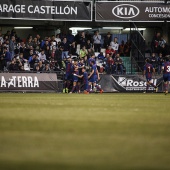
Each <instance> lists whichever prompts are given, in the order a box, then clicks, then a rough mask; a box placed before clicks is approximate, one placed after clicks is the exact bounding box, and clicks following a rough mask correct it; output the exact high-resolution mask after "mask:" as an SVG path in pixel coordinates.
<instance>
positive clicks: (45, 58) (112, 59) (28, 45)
mask: <svg viewBox="0 0 170 170" xmlns="http://www.w3.org/2000/svg"><path fill="white" fill-rule="evenodd" d="M101 49H104V51H102V50H101ZM129 53H130V43H129V42H126V43H124V41H122V42H121V44H119V43H118V39H117V38H116V37H115V38H114V39H113V40H112V35H111V34H110V33H109V32H108V33H107V35H106V36H104V42H103V43H102V36H101V35H100V34H99V32H98V31H96V32H95V33H94V35H91V34H90V33H89V32H88V31H87V32H84V31H81V32H78V33H77V34H76V35H75V36H74V35H72V31H71V30H69V31H68V33H67V34H64V33H60V34H57V35H56V36H55V35H52V36H49V37H45V38H42V37H41V36H40V35H39V34H37V35H36V36H34V37H33V36H32V35H31V34H29V35H28V37H27V38H26V39H24V40H22V39H20V38H19V37H18V36H17V33H16V31H15V30H14V29H13V30H11V31H7V32H6V33H5V34H4V35H2V33H1V32H0V70H1V71H15V72H16V71H35V72H44V71H45V72H50V71H60V70H63V71H65V70H66V64H67V59H68V58H69V57H71V58H72V60H74V59H78V62H83V63H84V65H85V66H86V67H87V70H88V68H90V60H91V58H94V60H95V61H96V64H97V68H98V70H99V72H106V73H108V74H118V73H119V74H123V73H124V72H125V71H124V70H125V68H124V65H123V61H122V59H121V57H120V56H128V55H129ZM72 62H74V61H72Z"/></svg>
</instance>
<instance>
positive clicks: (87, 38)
mask: <svg viewBox="0 0 170 170" xmlns="http://www.w3.org/2000/svg"><path fill="white" fill-rule="evenodd" d="M85 37H86V40H87V41H88V40H89V41H90V43H92V42H93V40H92V36H91V35H90V33H89V32H88V31H87V32H86V33H85Z"/></svg>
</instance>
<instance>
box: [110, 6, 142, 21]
mask: <svg viewBox="0 0 170 170" xmlns="http://www.w3.org/2000/svg"><path fill="white" fill-rule="evenodd" d="M139 12H140V11H139V8H137V7H136V6H134V5H130V4H122V5H117V6H115V7H114V8H113V9H112V13H113V14H114V15H115V16H116V17H118V18H124V19H126V18H127V19H128V18H134V17H136V16H137V15H138V14H139Z"/></svg>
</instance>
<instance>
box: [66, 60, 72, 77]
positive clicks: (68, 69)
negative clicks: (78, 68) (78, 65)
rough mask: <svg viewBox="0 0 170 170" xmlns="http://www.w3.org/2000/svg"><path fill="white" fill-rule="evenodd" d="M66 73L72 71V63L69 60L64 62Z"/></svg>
mask: <svg viewBox="0 0 170 170" xmlns="http://www.w3.org/2000/svg"><path fill="white" fill-rule="evenodd" d="M66 73H69V74H71V73H72V63H70V62H67V63H66Z"/></svg>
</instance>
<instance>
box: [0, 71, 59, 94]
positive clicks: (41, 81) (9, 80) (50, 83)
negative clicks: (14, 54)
mask: <svg viewBox="0 0 170 170" xmlns="http://www.w3.org/2000/svg"><path fill="white" fill-rule="evenodd" d="M0 91H1V92H3V91H4V92H5V91H9V92H20V91H23V92H58V91H59V84H58V80H57V75H56V73H0Z"/></svg>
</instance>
